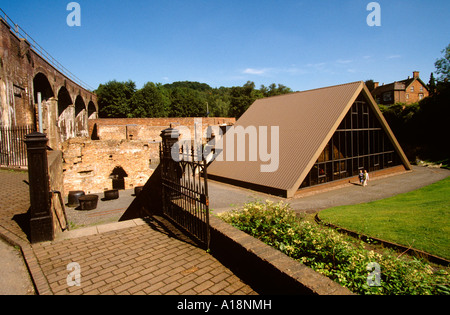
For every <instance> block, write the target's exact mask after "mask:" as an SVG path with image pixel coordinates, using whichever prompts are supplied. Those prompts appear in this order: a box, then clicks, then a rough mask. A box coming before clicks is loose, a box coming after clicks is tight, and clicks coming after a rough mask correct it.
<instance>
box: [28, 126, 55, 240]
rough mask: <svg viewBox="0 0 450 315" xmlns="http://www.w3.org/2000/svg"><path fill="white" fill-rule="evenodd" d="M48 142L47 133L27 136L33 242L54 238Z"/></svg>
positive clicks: (31, 236)
mask: <svg viewBox="0 0 450 315" xmlns="http://www.w3.org/2000/svg"><path fill="white" fill-rule="evenodd" d="M47 142H48V139H47V137H46V135H45V134H42V133H39V132H34V133H31V134H29V135H27V136H26V137H25V143H26V145H27V155H28V179H29V184H30V205H31V210H30V230H31V233H30V234H31V235H30V238H31V243H39V242H46V241H52V240H53V239H54V229H53V214H52V212H51V207H50V206H51V201H50V185H49V175H48V160H47Z"/></svg>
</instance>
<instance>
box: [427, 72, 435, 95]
mask: <svg viewBox="0 0 450 315" xmlns="http://www.w3.org/2000/svg"><path fill="white" fill-rule="evenodd" d="M428 88H429V89H430V95H433V94H434V93H436V79H435V78H434V73H433V72H431V75H430V82H429V83H428Z"/></svg>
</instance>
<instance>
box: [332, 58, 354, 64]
mask: <svg viewBox="0 0 450 315" xmlns="http://www.w3.org/2000/svg"><path fill="white" fill-rule="evenodd" d="M336 62H337V63H339V64H341V65H345V64H349V63H352V62H353V60H343V59H339V60H337V61H336Z"/></svg>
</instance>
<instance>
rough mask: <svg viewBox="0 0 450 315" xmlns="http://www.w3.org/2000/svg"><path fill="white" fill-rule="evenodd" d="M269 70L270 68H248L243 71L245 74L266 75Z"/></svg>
mask: <svg viewBox="0 0 450 315" xmlns="http://www.w3.org/2000/svg"><path fill="white" fill-rule="evenodd" d="M268 71H269V69H267V68H266V69H253V68H247V69H245V70H244V71H243V72H242V73H244V74H254V75H264V74H266V73H267V72H268Z"/></svg>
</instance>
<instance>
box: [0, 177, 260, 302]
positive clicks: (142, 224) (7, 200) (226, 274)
mask: <svg viewBox="0 0 450 315" xmlns="http://www.w3.org/2000/svg"><path fill="white" fill-rule="evenodd" d="M27 176H28V175H27V174H26V173H17V172H9V171H0V180H1V181H2V190H1V191H0V235H1V236H2V237H3V238H6V239H7V240H8V241H9V242H10V243H14V244H18V245H20V246H21V247H22V252H23V253H24V254H25V255H24V256H25V260H26V262H27V264H28V268H29V269H30V270H31V273H32V276H33V278H34V282H35V284H36V286H37V290H38V293H40V294H74V295H78V294H86V295H88V294H89V295H91V294H155V295H164V294H165V295H180V294H182V295H197V294H198V295H203V294H204V295H211V294H222V295H246V294H248V295H254V294H257V292H255V291H254V290H253V289H252V288H251V287H249V286H248V285H247V284H245V283H244V282H242V281H241V280H240V279H239V278H238V277H237V276H236V275H234V274H233V272H231V271H230V270H229V269H228V268H226V267H225V266H223V265H222V264H221V263H220V262H219V261H218V260H216V259H215V258H214V257H213V256H212V255H210V254H208V253H207V252H206V251H204V250H202V249H200V248H199V247H197V246H196V245H195V244H194V243H193V242H192V241H191V240H190V239H189V238H188V237H186V236H185V235H183V234H181V233H180V232H178V231H177V230H176V229H174V228H173V226H172V225H171V224H170V223H169V222H167V221H165V220H164V219H163V218H159V217H154V218H152V219H148V220H145V221H144V220H133V221H128V222H120V223H113V224H108V225H101V226H96V227H89V228H85V229H78V230H74V231H71V232H69V233H63V234H61V235H60V236H59V238H58V239H56V240H55V241H53V242H47V243H41V244H36V245H30V244H29V241H28V238H27V232H26V230H27V229H26V224H25V222H26V218H27V211H28V209H29V206H30V205H29V193H28V186H27V184H26V183H24V180H25V181H26V180H27V179H28V178H27ZM6 250H11V246H9V247H7V249H6ZM3 254H4V252H3V248H1V247H0V255H3ZM71 263H77V264H78V265H77V266H79V267H80V270H79V274H80V280H81V286H70V285H69V284H73V282H74V281H75V279H76V278H75V273H77V272H78V271H77V269H76V268H72V269H70V268H69V270H68V265H69V264H71ZM69 267H71V266H69ZM14 277H15V280H11V279H6V278H5V277H1V278H0V287H2V286H8V283H10V282H11V281H13V282H17V283H19V282H21V281H23V280H25V279H27V278H29V275H28V274H27V273H26V272H25V271H24V270H22V272H17V273H15V274H14ZM68 277H69V278H68ZM10 289H12V287H10ZM10 294H23V291H13V292H11V291H10Z"/></svg>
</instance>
